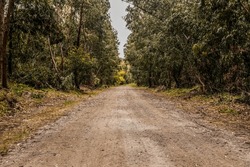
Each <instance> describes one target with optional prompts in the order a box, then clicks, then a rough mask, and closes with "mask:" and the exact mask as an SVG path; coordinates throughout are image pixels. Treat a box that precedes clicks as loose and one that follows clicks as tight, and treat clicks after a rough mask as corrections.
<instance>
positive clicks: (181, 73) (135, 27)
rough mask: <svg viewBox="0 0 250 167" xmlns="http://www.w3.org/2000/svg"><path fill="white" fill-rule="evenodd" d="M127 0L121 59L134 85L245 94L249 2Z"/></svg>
mask: <svg viewBox="0 0 250 167" xmlns="http://www.w3.org/2000/svg"><path fill="white" fill-rule="evenodd" d="M126 2H128V3H130V6H129V7H128V8H127V11H128V15H127V16H126V21H127V27H128V28H129V29H130V30H131V31H132V34H131V35H130V36H129V39H128V43H127V45H126V59H127V60H128V61H129V63H130V64H131V72H132V74H133V77H134V79H135V81H136V82H137V84H139V85H146V86H150V87H153V86H159V85H164V86H166V87H167V88H172V87H191V86H194V85H197V84H198V85H200V87H201V89H202V90H203V91H204V92H218V91H229V92H239V91H249V89H250V71H249V70H250V54H249V53H250V52H249V51H250V50H249V44H250V24H249V21H250V2H249V1H245V0H227V1H226V0H220V1H217V0H178V1H176V0H157V1H154V0H147V1H143V0H126Z"/></svg>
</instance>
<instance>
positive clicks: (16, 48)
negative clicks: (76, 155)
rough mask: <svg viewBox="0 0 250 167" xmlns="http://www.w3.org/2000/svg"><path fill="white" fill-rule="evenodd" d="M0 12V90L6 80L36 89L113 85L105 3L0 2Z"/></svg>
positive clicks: (114, 57)
mask: <svg viewBox="0 0 250 167" xmlns="http://www.w3.org/2000/svg"><path fill="white" fill-rule="evenodd" d="M12 3H13V5H11V4H12ZM10 6H12V8H11V10H7V9H8V8H9V7H10ZM0 8H1V9H0V11H2V12H1V13H0V21H1V22H0V46H1V55H0V56H1V66H2V67H1V69H2V70H1V75H2V76H3V77H2V86H3V87H7V84H6V79H7V77H6V76H8V78H10V79H11V80H12V81H14V82H18V83H24V84H28V85H31V86H34V87H37V88H43V87H54V88H59V89H71V88H79V87H80V85H82V84H83V85H89V86H100V85H110V84H114V83H115V75H116V74H117V70H118V65H119V62H120V60H119V57H118V47H117V45H118V41H117V35H116V32H115V30H114V29H113V28H112V26H111V21H110V16H109V14H108V10H109V8H110V4H109V1H108V0H52V1H51V0H16V1H13V0H1V1H0ZM4 9H5V10H4ZM7 20H9V21H7ZM6 34H8V35H6ZM6 39H7V40H6ZM3 43H6V46H4V44H3ZM4 48H5V49H4ZM7 74H8V75H7Z"/></svg>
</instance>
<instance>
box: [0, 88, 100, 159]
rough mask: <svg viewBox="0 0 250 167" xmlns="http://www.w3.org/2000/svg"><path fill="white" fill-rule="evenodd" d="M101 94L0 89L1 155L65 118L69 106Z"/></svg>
mask: <svg viewBox="0 0 250 167" xmlns="http://www.w3.org/2000/svg"><path fill="white" fill-rule="evenodd" d="M101 91H102V90H101V89H100V90H95V91H89V90H88V91H85V92H76V91H71V92H61V91H56V90H53V89H44V90H36V89H33V88H31V87H28V86H26V85H20V84H12V85H11V88H10V89H9V90H0V155H1V156H4V155H6V154H7V153H8V151H9V149H10V148H11V147H12V146H13V145H14V144H16V143H19V142H20V141H23V140H25V139H27V138H28V137H29V136H31V135H32V134H33V133H34V132H35V131H37V130H38V129H39V128H40V127H42V126H44V125H46V124H49V123H52V122H54V121H56V120H57V119H59V118H61V117H62V116H65V115H67V114H68V113H69V112H70V110H69V108H70V107H72V106H73V105H76V104H77V103H79V102H80V101H82V100H84V99H87V98H88V97H89V96H92V95H95V94H98V93H100V92H101Z"/></svg>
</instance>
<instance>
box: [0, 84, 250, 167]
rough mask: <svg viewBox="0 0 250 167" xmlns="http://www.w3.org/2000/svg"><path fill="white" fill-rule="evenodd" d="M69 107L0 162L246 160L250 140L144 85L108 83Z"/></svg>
mask: <svg viewBox="0 0 250 167" xmlns="http://www.w3.org/2000/svg"><path fill="white" fill-rule="evenodd" d="M72 110H73V112H71V114H70V115H67V116H65V117H63V118H62V119H60V120H58V121H57V122H56V123H54V124H52V125H48V126H46V127H44V128H42V129H41V130H40V131H38V132H37V134H36V135H34V136H33V137H32V138H31V139H29V140H28V141H26V142H25V143H22V144H19V145H18V146H17V148H15V149H14V150H13V151H12V152H11V153H10V154H9V155H8V156H6V157H4V158H2V159H0V166H2V167H5V166H6V167H182V166H183V167H195V166H199V167H201V166H206V167H210V166H211V167H249V166H250V145H249V141H246V139H244V138H241V137H237V136H235V134H234V133H232V132H229V131H225V130H220V129H218V128H216V127H213V126H212V125H209V124H208V123H206V122H204V121H201V120H197V119H195V118H194V117H193V116H192V115H188V114H186V113H185V112H183V111H181V110H179V109H177V108H176V107H175V104H174V103H173V102H169V101H167V100H165V99H163V98H161V97H157V96H155V95H152V94H150V93H147V92H145V91H143V90H138V89H136V88H131V87H118V88H112V89H110V90H108V91H105V92H103V93H101V94H99V95H97V96H96V97H93V98H90V99H89V100H87V101H85V102H82V103H81V104H80V105H78V106H75V107H74V108H72Z"/></svg>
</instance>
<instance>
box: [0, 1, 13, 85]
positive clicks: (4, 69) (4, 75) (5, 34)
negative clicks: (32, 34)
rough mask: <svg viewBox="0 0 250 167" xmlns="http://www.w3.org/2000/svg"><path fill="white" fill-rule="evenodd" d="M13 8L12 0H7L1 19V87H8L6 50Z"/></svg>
mask: <svg viewBox="0 0 250 167" xmlns="http://www.w3.org/2000/svg"><path fill="white" fill-rule="evenodd" d="M3 8H4V5H3ZM13 8H14V0H9V3H8V10H7V15H6V17H5V18H4V19H3V25H2V27H3V28H2V30H3V38H2V39H3V40H2V41H3V42H2V49H1V52H2V53H1V56H2V87H3V88H8V84H7V55H6V50H7V43H8V36H9V28H10V18H11V15H12V14H13ZM0 10H1V9H0ZM1 14H2V13H1ZM1 14H0V15H1ZM3 17H4V16H3ZM0 18H1V17H0Z"/></svg>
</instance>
